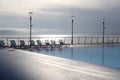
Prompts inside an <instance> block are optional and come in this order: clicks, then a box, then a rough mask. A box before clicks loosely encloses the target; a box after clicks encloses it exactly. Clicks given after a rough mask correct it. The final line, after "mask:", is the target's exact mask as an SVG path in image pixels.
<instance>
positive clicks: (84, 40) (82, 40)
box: [0, 37, 120, 46]
mask: <svg viewBox="0 0 120 80" xmlns="http://www.w3.org/2000/svg"><path fill="white" fill-rule="evenodd" d="M29 39H30V38H29V37H0V40H4V42H5V45H6V46H10V41H11V40H15V41H16V44H17V45H19V44H20V43H19V42H20V40H24V41H25V44H26V45H29V41H30V40H29ZM59 39H62V40H63V41H64V43H65V44H71V37H32V40H43V41H44V40H55V41H58V40H59ZM119 43H120V37H105V38H104V44H119ZM73 44H76V45H80V44H102V37H74V38H73Z"/></svg>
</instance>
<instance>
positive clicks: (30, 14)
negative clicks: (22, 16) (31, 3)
mask: <svg viewBox="0 0 120 80" xmlns="http://www.w3.org/2000/svg"><path fill="white" fill-rule="evenodd" d="M32 15H33V12H29V16H30V41H31V36H32V26H33V25H32ZM30 49H31V45H30Z"/></svg>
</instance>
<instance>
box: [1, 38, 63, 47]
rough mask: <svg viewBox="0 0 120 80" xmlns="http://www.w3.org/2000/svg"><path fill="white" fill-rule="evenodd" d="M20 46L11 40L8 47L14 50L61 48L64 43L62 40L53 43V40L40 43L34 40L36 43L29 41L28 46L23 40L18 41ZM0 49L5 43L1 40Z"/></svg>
mask: <svg viewBox="0 0 120 80" xmlns="http://www.w3.org/2000/svg"><path fill="white" fill-rule="evenodd" d="M19 43H20V45H17V44H16V42H15V40H11V41H10V47H14V48H29V47H61V46H62V45H64V42H63V40H62V39H60V40H58V41H55V40H45V41H44V42H42V41H41V40H36V43H37V44H36V43H35V41H34V40H31V41H30V44H29V45H26V44H25V41H24V40H20V42H19ZM0 47H3V48H5V43H4V41H3V40H0Z"/></svg>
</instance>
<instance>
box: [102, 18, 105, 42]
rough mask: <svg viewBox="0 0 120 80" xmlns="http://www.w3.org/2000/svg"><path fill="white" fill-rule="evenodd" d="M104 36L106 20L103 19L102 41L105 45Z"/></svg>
mask: <svg viewBox="0 0 120 80" xmlns="http://www.w3.org/2000/svg"><path fill="white" fill-rule="evenodd" d="M104 35H105V18H103V39H102V43H103V44H104Z"/></svg>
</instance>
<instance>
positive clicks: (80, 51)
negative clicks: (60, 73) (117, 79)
mask: <svg viewBox="0 0 120 80" xmlns="http://www.w3.org/2000/svg"><path fill="white" fill-rule="evenodd" d="M34 52H38V53H41V54H46V55H52V56H57V57H63V58H69V59H73V60H78V61H85V62H89V63H93V64H100V65H105V66H111V67H116V68H120V45H110V46H108V45H105V46H81V47H66V48H43V49H35V50H34Z"/></svg>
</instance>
